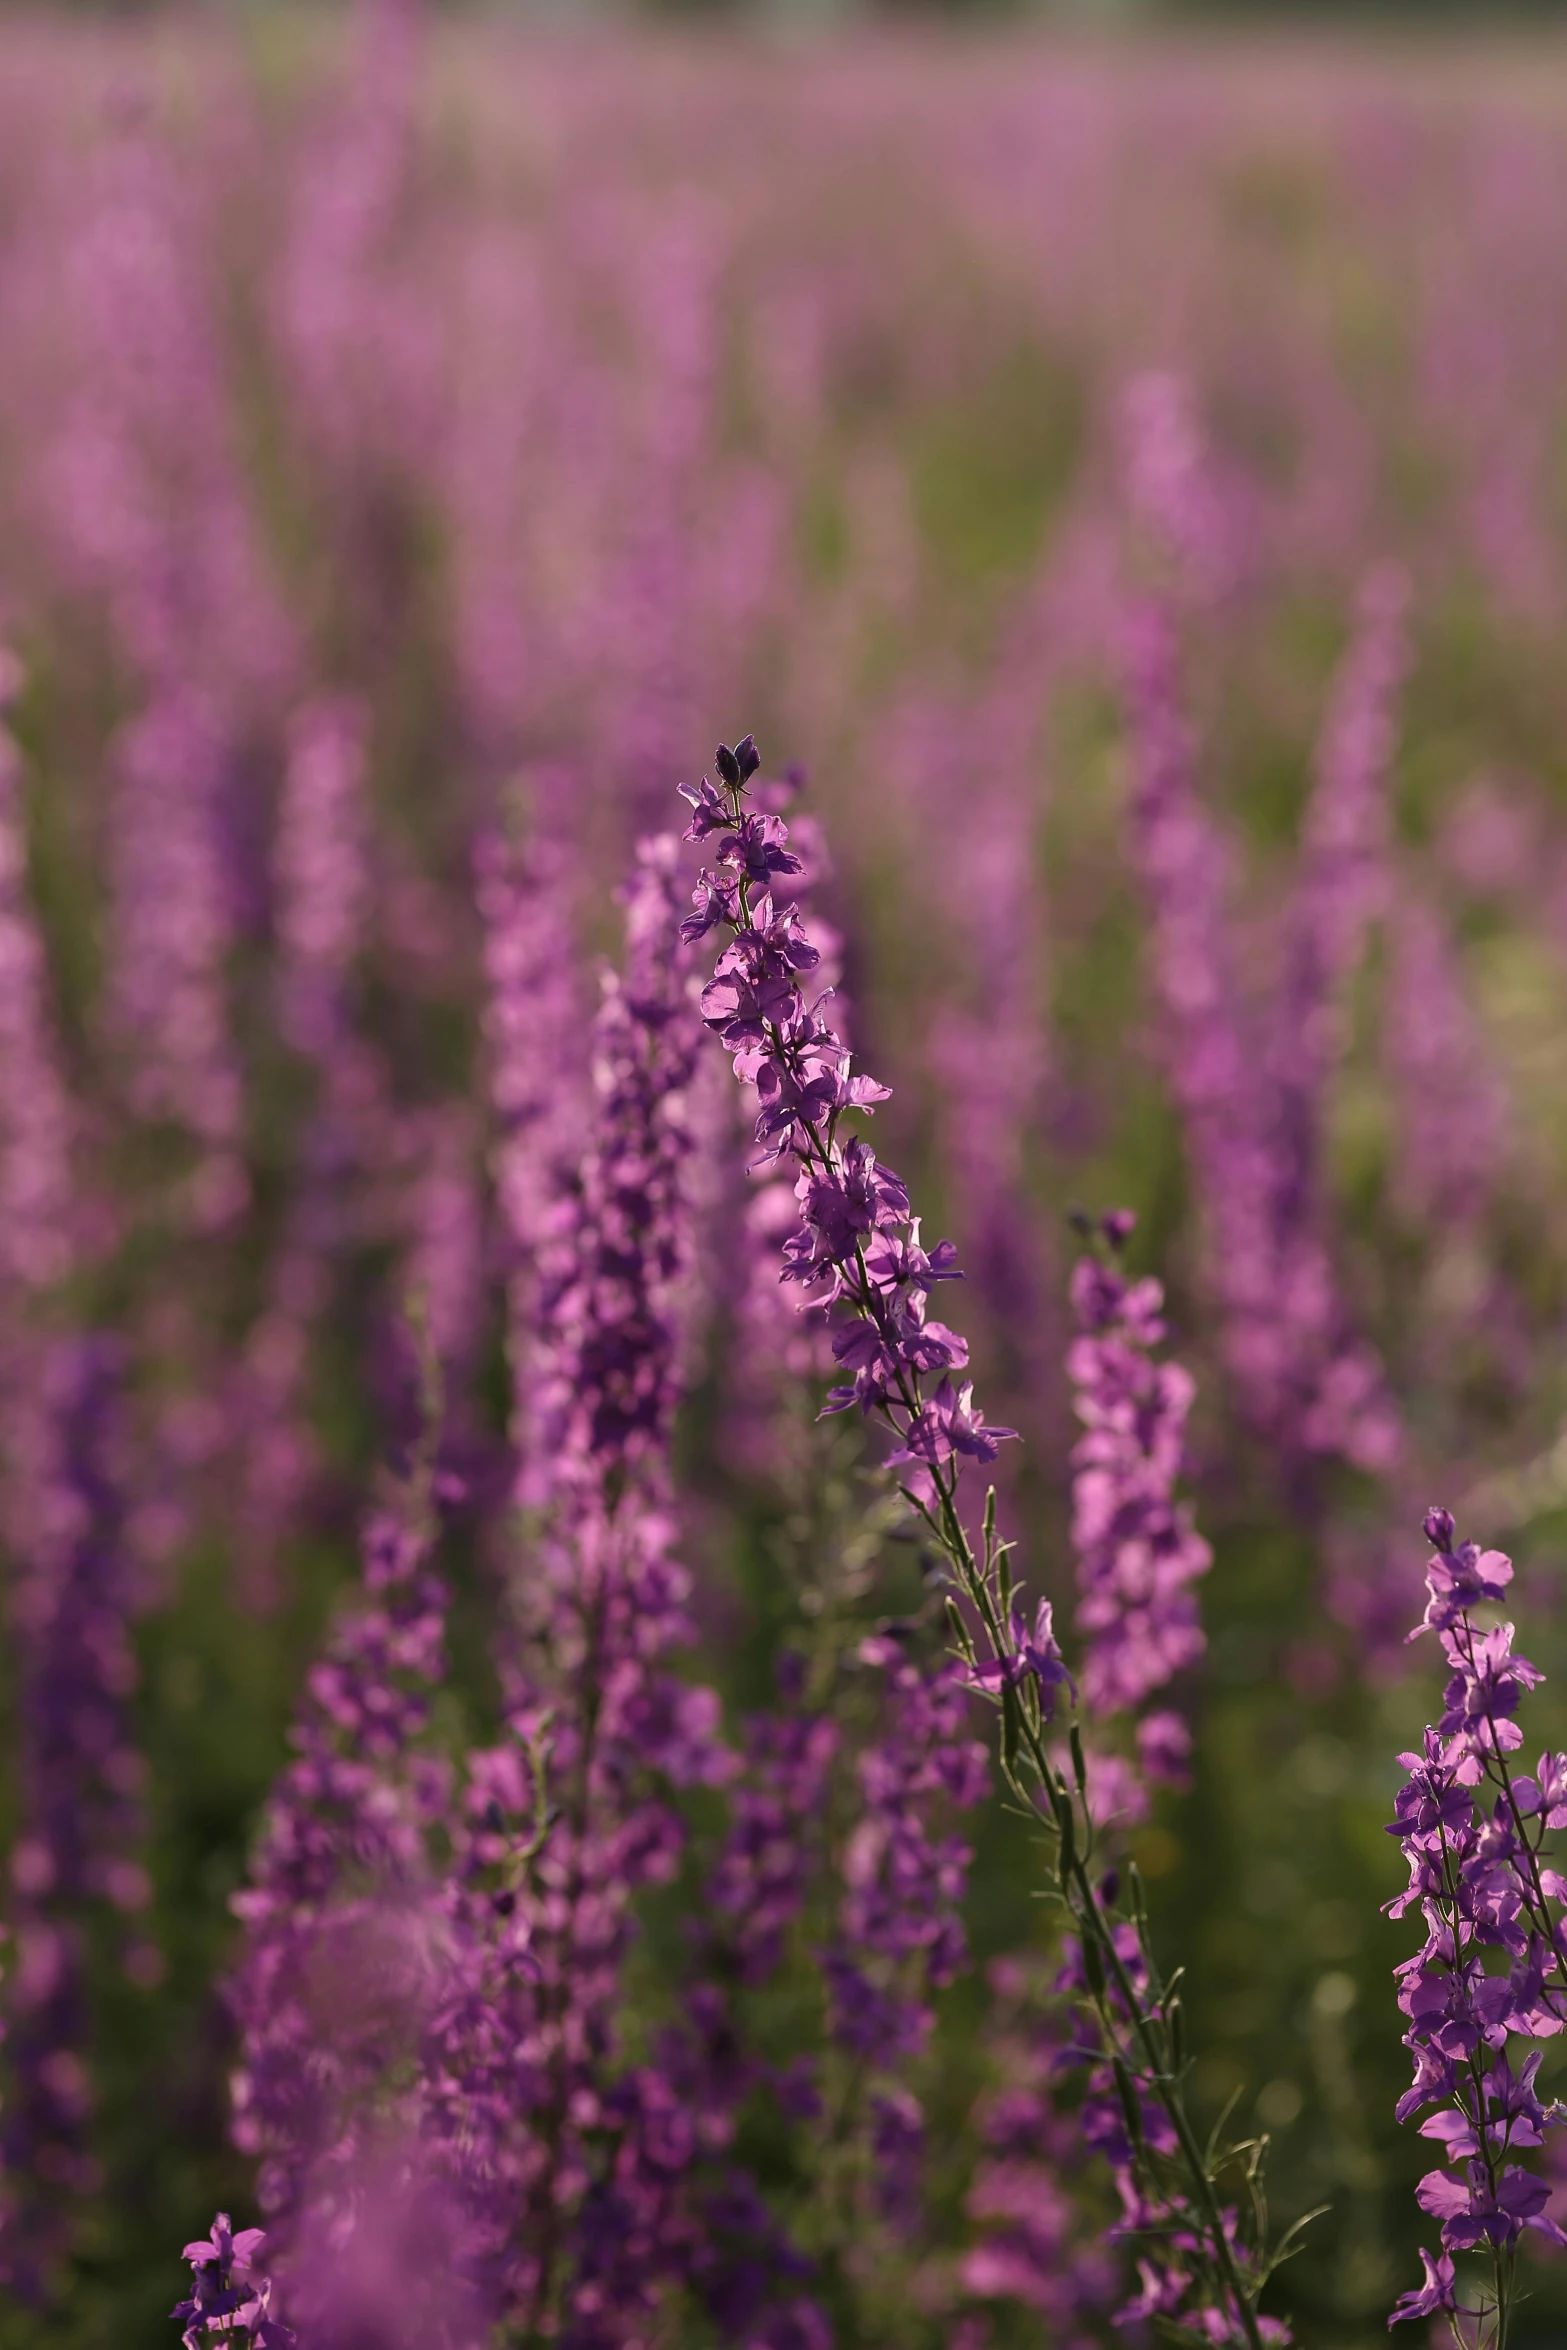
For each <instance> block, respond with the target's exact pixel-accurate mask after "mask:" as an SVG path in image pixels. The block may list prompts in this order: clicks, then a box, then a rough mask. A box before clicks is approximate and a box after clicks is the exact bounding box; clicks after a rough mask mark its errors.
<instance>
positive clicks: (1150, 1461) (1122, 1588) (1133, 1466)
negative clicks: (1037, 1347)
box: [1067, 1257, 1212, 1713]
mask: <svg viewBox="0 0 1567 2350" xmlns="http://www.w3.org/2000/svg"><path fill="white" fill-rule="evenodd" d="M1072 1299H1073V1303H1074V1304H1075V1306H1076V1307H1077V1312H1078V1318H1079V1321H1080V1323H1081V1324H1082V1335H1081V1336H1080V1337H1079V1338H1078V1339H1077V1340H1076V1341H1075V1343H1074V1344H1073V1346H1072V1348H1071V1350H1070V1352H1069V1354H1068V1356H1067V1368H1068V1370H1069V1372H1070V1374H1071V1377H1072V1383H1073V1387H1074V1389H1075V1390H1076V1395H1075V1401H1076V1406H1077V1413H1078V1417H1079V1419H1080V1420H1081V1421H1082V1422H1083V1423H1084V1434H1083V1435H1082V1436H1081V1437H1080V1438H1079V1439H1078V1442H1077V1445H1076V1446H1075V1448H1074V1450H1073V1454H1072V1465H1073V1480H1072V1501H1073V1510H1072V1536H1073V1542H1074V1544H1075V1547H1076V1550H1077V1557H1078V1591H1079V1594H1080V1597H1079V1603H1078V1611H1077V1621H1078V1627H1079V1630H1080V1631H1081V1632H1083V1633H1084V1634H1086V1635H1087V1643H1088V1646H1087V1654H1086V1656H1085V1658H1084V1662H1083V1688H1084V1693H1085V1696H1086V1698H1087V1700H1088V1703H1089V1705H1090V1707H1092V1708H1093V1709H1094V1710H1096V1711H1098V1712H1101V1713H1111V1712H1116V1711H1120V1710H1122V1709H1126V1710H1131V1709H1132V1708H1135V1707H1137V1706H1139V1705H1141V1704H1142V1703H1143V1701H1144V1700H1145V1699H1146V1698H1147V1697H1149V1696H1150V1695H1151V1694H1152V1693H1153V1691H1154V1690H1156V1689H1160V1688H1162V1687H1163V1686H1164V1685H1165V1684H1166V1683H1167V1682H1169V1681H1170V1680H1171V1679H1173V1678H1174V1676H1175V1675H1176V1674H1177V1673H1178V1672H1180V1671H1182V1670H1183V1669H1184V1668H1185V1667H1187V1666H1188V1665H1191V1664H1193V1663H1195V1661H1196V1660H1197V1658H1198V1657H1199V1656H1200V1655H1201V1654H1202V1649H1203V1635H1202V1629H1201V1625H1200V1623H1199V1620H1198V1614H1197V1603H1196V1600H1195V1598H1194V1596H1193V1594H1192V1590H1191V1586H1192V1584H1193V1583H1194V1582H1195V1581H1196V1580H1197V1578H1198V1577H1199V1576H1201V1575H1203V1574H1205V1573H1206V1572H1207V1569H1208V1565H1209V1561H1210V1559H1211V1556H1212V1553H1211V1552H1210V1550H1209V1548H1208V1545H1207V1543H1206V1542H1204V1541H1203V1539H1202V1537H1201V1536H1200V1535H1199V1534H1198V1533H1197V1532H1196V1530H1195V1528H1194V1527H1193V1524H1192V1518H1191V1512H1190V1510H1189V1509H1186V1508H1185V1507H1183V1506H1182V1505H1181V1504H1179V1503H1177V1501H1176V1499H1175V1485H1176V1480H1177V1478H1178V1477H1179V1475H1180V1472H1181V1466H1182V1457H1183V1449H1184V1441H1185V1427H1186V1416H1187V1413H1188V1412H1189V1411H1190V1409H1191V1404H1192V1398H1193V1395H1194V1393H1195V1388H1194V1385H1193V1382H1192V1379H1191V1377H1190V1375H1189V1373H1187V1372H1186V1371H1185V1370H1184V1369H1183V1368H1182V1367H1181V1365H1180V1364H1178V1363H1162V1364H1161V1363H1154V1362H1153V1361H1151V1360H1150V1349H1151V1348H1152V1347H1153V1346H1154V1345H1155V1344H1157V1342H1158V1341H1159V1339H1160V1338H1162V1337H1163V1335H1164V1323H1163V1320H1162V1312H1161V1309H1162V1307H1163V1303H1164V1293H1163V1291H1162V1290H1161V1288H1160V1285H1159V1283H1158V1282H1157V1281H1153V1280H1141V1281H1128V1280H1127V1278H1126V1277H1125V1275H1124V1274H1123V1273H1121V1271H1120V1270H1119V1268H1118V1267H1116V1266H1113V1265H1104V1264H1100V1263H1099V1262H1098V1261H1097V1260H1096V1259H1094V1258H1092V1257H1085V1258H1084V1259H1083V1261H1082V1262H1081V1263H1080V1264H1079V1265H1078V1267H1077V1270H1076V1272H1075V1273H1074V1274H1073V1277H1072Z"/></svg>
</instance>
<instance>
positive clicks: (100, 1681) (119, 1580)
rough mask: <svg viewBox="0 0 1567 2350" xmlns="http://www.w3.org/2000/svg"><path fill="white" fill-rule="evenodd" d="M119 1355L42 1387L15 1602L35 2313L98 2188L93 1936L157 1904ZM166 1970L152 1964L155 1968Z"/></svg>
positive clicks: (14, 1984)
mask: <svg viewBox="0 0 1567 2350" xmlns="http://www.w3.org/2000/svg"><path fill="white" fill-rule="evenodd" d="M123 1368H124V1365H123V1355H122V1351H121V1349H120V1348H119V1347H118V1346H117V1344H116V1343H115V1342H114V1341H113V1340H112V1339H108V1338H98V1339H91V1338H85V1339H79V1340H76V1341H74V1342H65V1343H62V1344H61V1345H60V1346H59V1347H58V1349H57V1350H56V1351H55V1352H54V1354H53V1355H52V1357H51V1359H50V1361H49V1363H48V1365H47V1370H46V1380H45V1389H46V1392H45V1414H44V1417H45V1424H46V1427H47V1430H48V1437H49V1449H48V1452H47V1454H46V1456H45V1458H44V1460H43V1461H42V1462H41V1463H40V1469H41V1476H42V1483H41V1490H40V1494H39V1523H38V1539H37V1544H36V1547H35V1548H34V1550H33V1552H32V1555H31V1556H30V1557H28V1558H27V1559H25V1560H24V1561H23V1562H22V1568H23V1571H22V1572H21V1573H20V1574H19V1575H18V1577H17V1586H16V1589H15V1592H14V1594H13V1602H12V1605H13V1618H12V1620H13V1624H14V1627H15V1637H16V1645H17V1652H18V1660H19V1664H20V1667H21V1707H20V1722H19V1725H18V1727H19V1731H20V1739H19V1746H20V1755H19V1760H20V1763H21V1787H20V1792H21V1797H22V1804H21V1820H20V1823H19V1827H20V1833H19V1834H18V1837H17V1840H16V1843H15V1845H14V1846H13V1849H12V1852H11V1859H10V1874H11V1883H12V1888H13V1893H14V1897H15V1907H14V1912H13V1916H14V1934H15V1943H14V1963H13V1966H12V1970H11V1974H10V1979H9V1981H8V1983H7V1985H6V1991H7V1998H8V2004H9V2007H10V2011H11V2013H10V2028H9V2032H8V2035H7V2039H6V2047H5V2055H6V2059H7V2073H8V2078H7V2081H6V2084H5V2095H4V2105H3V2109H0V2157H3V2163H0V2167H3V2173H4V2179H3V2186H0V2261H3V2263H4V2265H5V2269H6V2273H7V2275H8V2278H9V2281H10V2283H11V2285H12V2286H13V2288H14V2290H15V2291H16V2292H17V2293H18V2294H19V2295H20V2296H21V2297H22V2298H23V2299H24V2300H25V2301H30V2302H35V2303H36V2302H38V2301H41V2300H43V2299H45V2298H46V2296H47V2292H48V2289H49V2286H50V2283H51V2279H52V2274H53V2272H54V2270H55V2268H56V2266H57V2264H58V2262H59V2261H60V2259H61V2258H62V2257H63V2255H64V2254H65V2252H66V2251H67V2250H68V2248H69V2246H70V2244H71V2241H72V2236H73V2232H74V2223H75V2215H76V2212H77V2211H78V2210H79V2208H80V2198H81V2197H82V2196H83V2195H84V2194H85V2193H86V2192H87V2191H88V2190H89V2189H90V2188H91V2186H92V2184H93V2182H94V2165H93V2161H92V2157H91V2153H90V2150H89V2145H88V2138H87V2125H88V2120H89V2116H90V2113H91V2110H92V2105H93V2082H92V2076H91V2073H90V2070H89V2066H88V2060H87V2049H88V2043H89V2035H90V2024H91V2018H92V2005H91V1999H90V1995H89V1962H90V1956H91V1947H92V1942H93V1939H94V1934H93V1928H94V1924H95V1922H99V1923H101V1922H103V1921H106V1920H108V1919H112V1918H115V1917H116V1916H119V1917H122V1918H123V1917H126V1916H131V1915H134V1914H135V1913H137V1912H138V1911H140V1910H142V1909H144V1908H145V1906H146V1904H147V1901H148V1899H149V1897H150V1894H151V1886H150V1884H149V1882H148V1877H147V1872H146V1870H145V1868H144V1867H143V1866H142V1863H141V1860H140V1858H139V1855H138V1846H139V1841H140V1834H141V1829H142V1816H141V1814H142V1804H141V1789H142V1784H143V1779H144V1770H145V1766H144V1764H143V1762H142V1759H141V1757H140V1756H139V1754H138V1753H137V1751H136V1748H135V1746H134V1744H133V1743H132V1738H131V1724H130V1718H129V1708H130V1701H131V1698H132V1695H133V1693H134V1691H135V1687H136V1678H137V1674H136V1658H135V1653H134V1650H133V1648H132V1645H131V1635H130V1602H131V1597H132V1584H131V1564H130V1560H129V1557H128V1555H127V1544H126V1535H125V1498H124V1486H125V1464H124V1459H123V1429H122V1426H121V1420H120V1387H121V1382H122V1376H123ZM145 1955H147V1956H149V1957H151V1958H152V1959H153V1961H154V1963H156V1954H155V1953H153V1952H150V1951H148V1952H146V1953H145Z"/></svg>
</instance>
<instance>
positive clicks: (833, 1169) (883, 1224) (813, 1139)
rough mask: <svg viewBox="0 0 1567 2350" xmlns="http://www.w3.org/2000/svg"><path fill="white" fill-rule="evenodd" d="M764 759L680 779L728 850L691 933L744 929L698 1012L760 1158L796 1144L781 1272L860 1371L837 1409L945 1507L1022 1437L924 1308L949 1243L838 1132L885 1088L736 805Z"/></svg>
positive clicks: (764, 822) (771, 851) (784, 833)
mask: <svg viewBox="0 0 1567 2350" xmlns="http://www.w3.org/2000/svg"><path fill="white" fill-rule="evenodd" d="M760 764H761V762H760V759H759V757H758V754H757V750H756V746H755V744H754V743H753V742H752V740H751V738H750V736H749V735H748V736H747V737H746V738H745V740H744V741H743V742H742V743H740V744H739V745H738V746H737V748H735V749H733V750H731V749H729V748H728V747H727V746H722V747H720V750H719V753H718V761H717V765H718V772H719V778H720V783H721V786H722V789H718V788H715V786H714V785H713V784H712V783H711V782H710V781H709V780H708V779H707V778H706V777H705V776H704V777H703V779H702V782H701V783H700V785H698V786H695V787H692V786H689V785H686V784H682V785H681V787H680V788H681V791H682V793H683V795H684V797H685V798H686V800H687V801H688V802H689V804H690V806H691V809H692V811H693V813H692V819H691V822H690V824H689V825H688V827H687V829H686V838H687V840H690V841H697V842H705V841H708V840H712V839H716V855H717V867H716V869H713V868H708V867H704V868H703V871H702V876H701V879H700V881H699V882H698V884H697V888H696V891H695V893H694V900H693V902H694V904H695V908H696V911H695V912H694V913H693V914H691V915H689V916H688V917H687V919H686V920H685V921H684V922H683V923H682V925H681V936H682V937H683V938H685V939H687V940H696V939H699V938H702V937H704V936H705V935H706V934H707V932H708V931H710V930H712V929H714V928H715V927H717V926H719V925H723V926H725V927H726V928H728V929H729V930H730V931H731V932H732V934H733V935H732V936H731V938H730V941H729V944H728V945H727V946H725V947H724V948H723V950H722V952H721V953H720V955H719V957H718V961H717V963H716V965H715V967H714V972H713V977H712V979H711V980H710V981H709V982H708V984H707V986H706V987H705V988H704V989H703V991H702V1016H703V1018H704V1020H705V1021H706V1022H707V1025H708V1027H709V1028H711V1029H712V1030H713V1031H714V1032H715V1033H716V1035H717V1036H718V1037H719V1039H720V1041H721V1042H722V1043H723V1045H724V1047H725V1049H726V1050H727V1051H728V1052H729V1053H731V1054H732V1055H733V1058H734V1066H735V1074H736V1076H737V1077H738V1078H739V1079H740V1081H741V1083H742V1084H745V1085H749V1086H751V1087H753V1088H754V1089H755V1092H756V1097H757V1113H756V1140H757V1142H758V1144H759V1146H760V1149H761V1161H760V1163H761V1164H763V1165H772V1164H773V1163H774V1162H775V1161H776V1160H778V1159H779V1158H782V1157H783V1156H785V1155H786V1154H787V1155H789V1156H790V1157H792V1158H793V1159H794V1161H795V1162H796V1164H797V1166H798V1170H799V1172H798V1175H797V1177H796V1182H795V1198H796V1201H797V1203H798V1206H799V1211H800V1218H801V1221H800V1224H799V1227H798V1229H797V1230H796V1232H795V1233H794V1234H793V1236H792V1237H791V1238H790V1240H789V1241H788V1242H787V1243H786V1245H785V1248H784V1278H785V1279H786V1280H789V1281H794V1282H798V1283H800V1284H801V1285H802V1286H803V1288H804V1289H805V1292H806V1296H807V1299H808V1301H809V1302H810V1303H811V1304H813V1305H825V1306H829V1307H833V1308H835V1309H837V1322H836V1328H835V1330H834V1335H833V1341H832V1350H833V1355H834V1358H835V1359H836V1361H837V1362H838V1363H839V1364H840V1365H841V1366H842V1368H843V1369H844V1370H846V1371H848V1372H849V1373H851V1374H852V1376H851V1377H850V1379H849V1380H848V1381H847V1382H846V1383H844V1384H842V1385H840V1386H838V1387H835V1388H834V1389H833V1391H832V1394H831V1396H830V1397H829V1399H828V1408H829V1409H831V1410H838V1411H843V1410H847V1409H849V1408H850V1407H851V1406H853V1405H856V1404H857V1405H858V1406H859V1408H860V1410H861V1411H862V1412H867V1413H868V1412H870V1411H872V1410H875V1411H878V1412H880V1413H881V1414H882V1415H883V1417H884V1418H885V1419H886V1420H887V1421H888V1422H889V1423H890V1424H891V1426H892V1427H893V1428H894V1429H895V1431H896V1432H897V1435H898V1439H899V1442H898V1445H897V1448H896V1449H895V1450H894V1451H893V1452H892V1453H891V1454H890V1455H889V1465H897V1466H906V1467H908V1468H909V1469H910V1471H911V1476H910V1480H909V1482H910V1484H911V1485H912V1486H913V1487H914V1488H915V1489H916V1490H917V1491H920V1492H922V1493H924V1492H929V1493H932V1494H934V1493H935V1492H936V1491H937V1490H938V1487H939V1489H940V1490H942V1491H944V1492H945V1493H946V1494H947V1497H948V1501H949V1504H950V1493H951V1482H952V1479H953V1478H954V1477H955V1476H956V1473H957V1472H956V1468H953V1469H951V1470H950V1471H948V1469H947V1464H949V1463H954V1462H956V1463H957V1464H958V1465H961V1463H962V1462H963V1461H964V1460H976V1461H992V1460H994V1459H995V1457H996V1452H997V1449H998V1447H999V1445H1000V1444H1001V1442H1002V1441H1003V1440H1004V1439H1005V1438H1007V1437H1010V1436H1013V1435H1015V1433H1016V1431H1015V1430H1014V1429H1011V1428H996V1427H988V1426H987V1425H986V1423H985V1417H984V1414H983V1413H982V1412H980V1411H978V1410H977V1409H976V1408H975V1405H974V1390H973V1385H972V1382H970V1381H968V1380H963V1381H961V1382H960V1383H958V1384H957V1385H954V1383H953V1381H952V1378H951V1376H950V1374H951V1372H953V1371H955V1370H959V1371H960V1370H962V1369H963V1367H964V1366H965V1365H966V1363H967V1361H968V1348H967V1346H966V1344H965V1342H964V1341H963V1339H961V1338H960V1337H959V1336H958V1335H957V1333H956V1332H955V1331H953V1330H949V1329H948V1328H947V1326H946V1324H945V1323H943V1322H940V1321H937V1320H935V1319H934V1318H933V1317H932V1315H931V1313H930V1310H929V1308H930V1295H931V1291H932V1290H933V1289H934V1288H935V1287H936V1285H937V1284H938V1283H940V1282H942V1281H951V1280H955V1279H957V1278H958V1268H957V1263H956V1256H957V1252H956V1250H955V1249H954V1248H953V1246H952V1244H951V1242H950V1241H940V1242H938V1243H937V1244H936V1246H935V1247H934V1248H933V1249H931V1250H928V1251H927V1250H926V1249H925V1247H924V1246H923V1245H922V1242H921V1238H920V1227H919V1219H918V1217H917V1216H915V1215H914V1214H913V1213H912V1211H911V1208H910V1203H909V1195H908V1192H907V1190H906V1189H905V1187H904V1185H903V1183H902V1181H901V1179H900V1178H899V1177H898V1176H897V1175H895V1174H894V1173H893V1172H892V1170H891V1168H889V1167H884V1166H882V1165H880V1164H879V1162H878V1161H877V1158H876V1154H875V1152H874V1151H873V1150H872V1149H871V1148H870V1146H869V1145H868V1144H867V1143H866V1142H864V1141H863V1140H861V1139H860V1138H859V1137H858V1136H856V1137H855V1138H854V1139H853V1140H850V1141H841V1140H840V1139H839V1132H838V1128H839V1121H840V1119H841V1118H842V1116H843V1113H844V1112H845V1111H846V1110H867V1111H868V1110H873V1109H874V1108H875V1106H876V1104H877V1103H878V1102H882V1101H885V1100H886V1099H887V1098H888V1090H889V1089H888V1088H887V1087H886V1086H884V1085H878V1084H877V1083H876V1081H875V1080H874V1079H873V1078H870V1077H867V1076H863V1075H856V1074H855V1073H854V1070H853V1066H852V1057H851V1055H850V1052H849V1048H848V1046H847V1045H846V1044H845V1043H844V1042H843V1040H842V1038H841V1037H840V1036H839V1035H838V1033H837V1031H836V1029H835V1028H833V1026H832V1025H831V1023H830V1020H829V1018H828V1016H827V1015H828V1012H829V1011H830V1008H831V1007H830V1001H828V1000H826V999H820V1000H818V1001H817V1003H816V1004H815V1006H814V1007H808V1006H807V1003H806V999H805V995H804V992H803V990H802V986H801V979H802V975H803V974H804V973H807V972H809V971H812V970H814V969H815V966H816V963H817V960H818V955H817V949H816V948H815V947H814V946H813V945H812V943H811V941H810V940H809V939H808V938H807V937H806V936H805V933H804V931H803V929H802V927H801V924H800V917H799V909H798V907H797V906H794V905H792V904H787V903H780V902H779V901H778V900H777V898H776V897H775V894H774V892H775V887H776V884H777V883H778V882H780V881H783V880H787V879H788V877H789V876H790V875H793V874H797V873H799V872H800V870H801V860H800V859H799V858H798V857H797V856H796V855H795V853H794V851H793V850H792V849H791V848H790V847H789V845H788V841H789V830H788V826H787V825H786V824H785V823H784V821H783V819H782V818H781V817H780V816H776V815H771V814H767V813H764V812H762V811H760V810H751V811H746V810H744V809H743V808H742V805H741V801H742V795H743V794H744V792H745V790H746V787H747V785H748V784H749V782H750V780H751V778H752V776H754V775H755V774H756V772H757V769H758V767H759V766H760ZM753 893H759V894H757V895H755V897H754V899H753ZM937 1374H939V1384H938V1385H937V1386H936V1387H935V1388H934V1389H933V1390H932V1391H931V1392H930V1393H928V1394H927V1393H926V1391H925V1382H926V1380H927V1379H928V1378H930V1377H933V1376H935V1375H937ZM933 1472H935V1473H936V1475H935V1477H934V1478H933V1475H932V1473H933Z"/></svg>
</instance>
